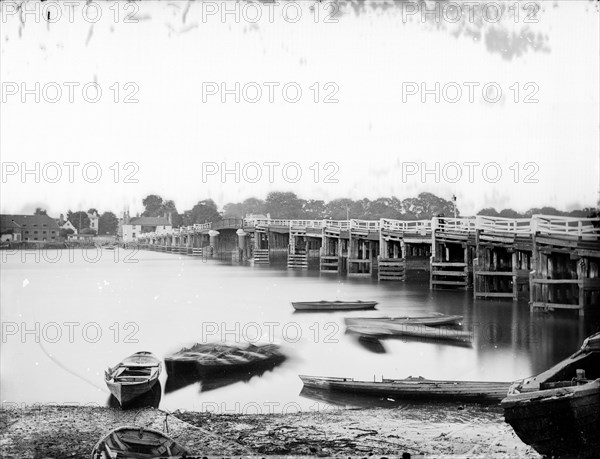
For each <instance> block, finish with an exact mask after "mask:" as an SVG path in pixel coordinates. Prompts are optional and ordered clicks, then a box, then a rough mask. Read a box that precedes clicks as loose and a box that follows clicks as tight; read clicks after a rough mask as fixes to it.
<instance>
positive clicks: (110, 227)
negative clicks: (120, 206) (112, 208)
mask: <svg viewBox="0 0 600 459" xmlns="http://www.w3.org/2000/svg"><path fill="white" fill-rule="evenodd" d="M118 228H119V219H118V218H117V216H116V215H115V214H113V213H112V212H104V213H103V214H102V215H100V217H99V218H98V234H111V235H115V234H117V229H118Z"/></svg>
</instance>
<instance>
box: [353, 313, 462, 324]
mask: <svg viewBox="0 0 600 459" xmlns="http://www.w3.org/2000/svg"><path fill="white" fill-rule="evenodd" d="M463 318H464V317H463V316H457V315H446V314H441V313H431V314H429V315H426V316H406V317H347V318H345V319H344V322H345V323H346V325H358V326H361V325H367V326H368V325H370V324H371V325H372V324H377V323H383V324H409V325H428V326H430V327H435V326H439V325H458V324H460V322H461V321H462V320H463Z"/></svg>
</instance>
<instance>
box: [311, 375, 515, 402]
mask: <svg viewBox="0 0 600 459" xmlns="http://www.w3.org/2000/svg"><path fill="white" fill-rule="evenodd" d="M300 379H301V380H302V382H303V383H304V386H305V387H309V388H314V389H320V390H329V391H340V392H349V393H355V394H368V395H378V396H382V397H394V398H396V399H397V398H406V399H421V400H431V399H436V400H453V401H471V402H499V401H500V400H502V399H503V398H504V397H506V393H507V392H508V388H509V387H510V382H489V381H440V380H431V379H425V378H423V377H421V376H419V377H412V376H409V377H408V378H405V379H385V378H382V380H381V381H376V382H375V381H355V380H354V379H353V378H334V377H322V376H305V375H300Z"/></svg>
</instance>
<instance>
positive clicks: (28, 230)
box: [0, 215, 61, 242]
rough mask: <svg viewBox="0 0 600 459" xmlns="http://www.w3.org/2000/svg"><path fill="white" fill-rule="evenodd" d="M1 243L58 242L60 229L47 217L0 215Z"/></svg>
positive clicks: (53, 220) (54, 221)
mask: <svg viewBox="0 0 600 459" xmlns="http://www.w3.org/2000/svg"><path fill="white" fill-rule="evenodd" d="M0 234H1V237H2V242H19V241H31V242H34V241H35V242H44V241H46V242H52V241H54V242H59V241H61V238H60V227H59V226H58V223H57V222H56V219H54V218H52V217H49V216H48V215H0Z"/></svg>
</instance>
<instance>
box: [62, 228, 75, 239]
mask: <svg viewBox="0 0 600 459" xmlns="http://www.w3.org/2000/svg"><path fill="white" fill-rule="evenodd" d="M73 233H75V231H73V230H72V229H71V228H66V229H61V230H60V231H59V232H58V235H59V236H60V237H62V238H63V239H67V238H68V237H69V234H73Z"/></svg>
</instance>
